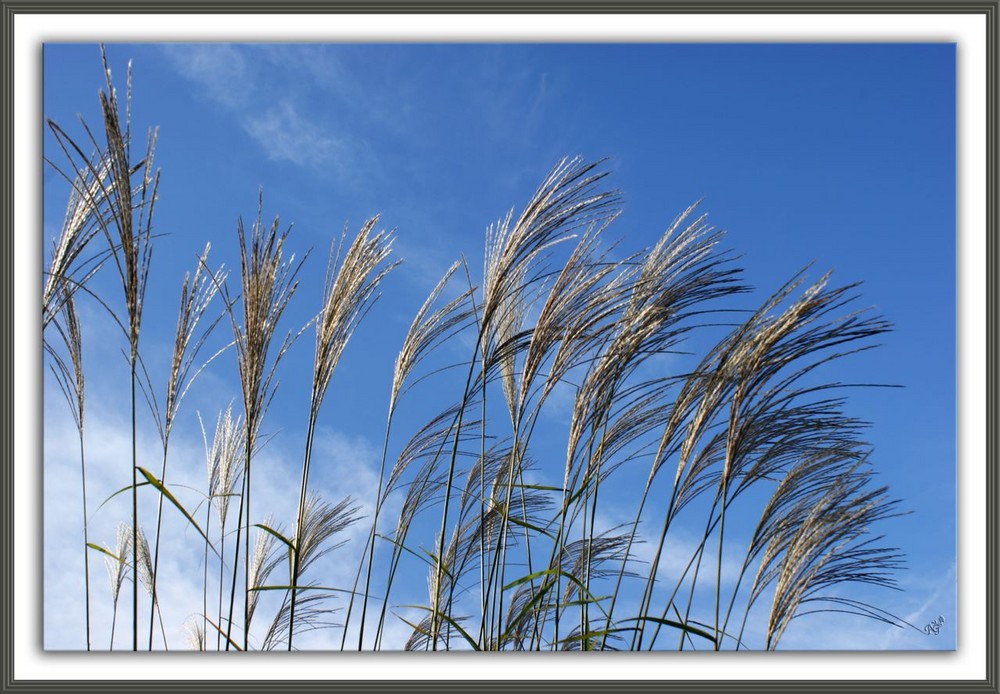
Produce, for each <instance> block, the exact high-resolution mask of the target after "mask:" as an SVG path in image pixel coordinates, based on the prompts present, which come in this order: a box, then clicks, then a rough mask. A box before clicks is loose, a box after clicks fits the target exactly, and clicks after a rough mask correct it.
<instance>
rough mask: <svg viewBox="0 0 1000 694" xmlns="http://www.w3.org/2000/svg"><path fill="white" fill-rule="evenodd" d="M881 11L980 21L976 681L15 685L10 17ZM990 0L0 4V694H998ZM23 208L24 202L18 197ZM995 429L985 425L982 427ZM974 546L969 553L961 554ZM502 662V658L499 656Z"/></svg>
mask: <svg viewBox="0 0 1000 694" xmlns="http://www.w3.org/2000/svg"><path fill="white" fill-rule="evenodd" d="M180 12H186V13H209V12H211V13H241V14H262V13H283V14H294V13H306V12H310V13H319V12H322V13H358V12H364V13H372V14H374V13H421V14H431V13H463V14H481V13H494V12H496V13H514V12H517V13H567V14H570V13H572V14H600V13H613V14H632V13H676V14H682V13H694V12H697V13H718V14H724V13H733V12H738V13H750V14H768V13H791V14H813V13H821V12H822V13H847V12H853V13H864V14H872V13H885V14H944V13H947V14H958V13H965V14H981V15H985V18H986V25H987V28H986V32H987V35H986V61H987V64H986V85H985V88H986V148H987V151H986V225H987V238H986V256H987V257H986V266H987V268H986V269H987V296H986V317H985V320H986V342H987V344H986V347H987V363H986V379H987V383H986V399H987V404H986V414H987V419H986V422H987V434H986V457H987V460H986V461H985V462H986V465H987V469H986V501H987V505H986V547H985V548H984V551H985V553H986V571H987V576H986V579H987V587H986V605H985V609H986V620H987V627H986V679H985V680H979V681H976V680H960V681H913V680H894V681H888V680H887V681H871V680H828V681H822V682H821V681H814V680H805V681H802V680H797V681H786V680H778V681H763V680H760V681H752V682H744V681H705V680H693V681H688V680H677V681H671V680H658V681H651V680H646V681H621V680H618V681H616V680H602V681H596V680H594V681H572V680H567V681H554V680H548V681H525V680H500V681H469V680H439V681H434V680H422V681H409V682H407V681H375V680H350V681H348V680H341V681H327V682H323V681H292V682H289V681H277V680H275V681H265V680H259V681H253V682H241V681H194V680H187V681H181V680H164V681H158V682H148V681H86V682H70V681H67V682H62V681H41V680H30V681H28V680H15V679H14V661H13V658H14V653H13V649H14V628H13V606H14V584H13V568H14V536H13V530H14V511H13V495H14V486H13V480H14V465H15V464H16V462H17V461H15V460H14V429H13V424H14V416H13V411H14V407H15V403H14V392H13V385H12V384H13V374H14V345H13V333H14V304H13V297H14V285H13V262H14V255H13V238H14V234H15V233H16V232H15V229H14V213H13V208H14V183H13V181H14V163H13V155H12V152H13V143H14V119H13V108H14V87H13V83H14V79H13V70H14V40H13V39H14V20H15V15H17V14H59V13H86V14H101V13H134V14H147V13H180ZM998 35H1000V0H956V1H954V2H949V1H948V0H743V1H740V0H700V1H694V0H621V1H620V2H614V0H538V1H533V0H478V1H475V0H410V1H407V0H368V1H367V2H365V1H361V0H288V1H287V2H281V0H204V1H200V0H179V1H176V0H0V43H2V46H3V47H2V49H0V89H2V91H0V101H2V108H0V152H3V156H2V157H0V159H2V165H0V509H2V514H0V586H2V601H0V691H4V692H7V691H11V692H14V691H17V692H20V691H25V692H27V691H32V692H48V691H80V692H89V691H93V692H106V691H129V692H135V691H150V692H168V691H182V690H183V691H185V692H200V691H206V692H208V691H211V692H220V693H221V692H244V691H247V692H252V691H259V692H269V691H281V690H289V691H309V692H319V691H330V690H341V691H364V692H390V691H393V692H395V691H404V690H405V691H414V692H421V691H426V692H468V691H473V690H476V691H479V692H506V691H515V690H517V691H532V690H535V689H538V690H539V691H545V692H549V693H551V694H558V693H562V692H567V693H568V692H572V693H573V694H577V693H579V692H607V691H610V690H622V691H633V692H660V691H664V690H667V689H672V690H675V691H696V692H706V693H708V692H736V691H739V692H803V691H815V692H846V691H852V692H854V691H858V692H861V691H885V692H1000V680H998V670H997V660H998V655H1000V641H998V616H1000V614H998V612H1000V610H998V606H1000V599H998V598H1000V576H998V572H997V569H998V552H997V549H998V544H1000V538H998V534H997V530H998V515H997V514H998V508H997V507H998V504H1000V494H998V490H1000V485H998V479H1000V478H998V475H997V472H998V470H997V467H998V464H1000V460H998V455H997V453H998V447H997V444H998V435H997V434H998V428H1000V416H998V411H997V400H998V397H997V396H998V385H1000V379H998V375H997V338H998V329H997V316H998V313H1000V309H998V306H997V299H998V298H1000V286H998V274H1000V263H998V259H1000V254H998V252H997V237H998V234H1000V227H998V214H997V213H998V197H1000V176H998V174H1000V147H998V142H1000V137H998V136H1000V120H998V111H1000V99H998V93H1000V92H998V87H1000V70H998V68H1000V55H998V49H997V39H998ZM22 202H23V201H22ZM991 423H993V424H994V426H993V427H992V428H991V426H990V424H991ZM970 550H972V548H967V550H966V551H970ZM501 657H502V656H501Z"/></svg>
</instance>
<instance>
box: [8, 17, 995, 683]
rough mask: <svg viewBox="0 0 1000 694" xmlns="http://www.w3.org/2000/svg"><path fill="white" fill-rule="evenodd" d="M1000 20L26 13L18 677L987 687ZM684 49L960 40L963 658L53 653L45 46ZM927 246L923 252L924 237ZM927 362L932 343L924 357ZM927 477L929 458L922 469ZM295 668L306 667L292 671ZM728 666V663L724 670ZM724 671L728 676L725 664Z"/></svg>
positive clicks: (20, 131)
mask: <svg viewBox="0 0 1000 694" xmlns="http://www.w3.org/2000/svg"><path fill="white" fill-rule="evenodd" d="M985 28H986V21H985V15H942V14H938V15H847V14H834V15H773V14H762V15H531V16H525V15H198V16H197V17H193V16H192V15H177V14H171V15H68V14H67V15H51V14H43V15H28V14H18V15H16V16H15V17H14V31H15V36H14V88H15V109H14V111H15V113H14V128H15V131H14V195H15V200H16V205H15V208H14V229H13V230H12V231H13V233H14V263H13V264H14V286H15V290H14V292H15V293H14V304H15V305H14V335H15V339H14V359H15V362H14V363H15V365H16V366H15V370H14V371H15V373H14V396H15V402H16V403H17V406H16V407H15V411H14V431H15V432H17V435H16V436H15V439H14V462H15V470H14V490H13V492H14V499H15V503H14V531H15V547H14V581H15V583H14V587H15V591H16V593H15V606H14V607H15V609H14V615H13V618H14V634H15V641H14V672H13V673H12V674H13V676H14V678H15V679H16V680H22V681H23V680H36V679H66V680H89V679H110V678H122V679H132V678H134V679H174V678H177V677H183V678H185V679H189V678H196V679H248V680H255V679H274V678H283V679H291V678H297V679H370V678H372V677H373V675H374V676H375V677H377V678H383V679H400V680H405V679H444V678H449V679H450V678H454V679H465V678H471V679H475V678H485V679H508V678H517V679H585V680H593V679H608V678H613V679H705V678H706V677H710V678H719V679H735V680H739V679H747V680H752V679H818V680H826V679H843V678H845V677H847V678H850V679H872V680H878V679H906V680H940V679H956V680H963V679H964V680H984V679H985V677H986V658H985V655H986V617H985V610H984V605H985V590H986V558H985V556H984V553H983V551H982V548H983V547H984V546H985V531H986V529H985V523H984V519H985V517H986V500H985V494H984V493H983V490H984V489H985V487H986V385H985V381H986V378H985V376H986V326H985V323H984V321H983V320H982V318H983V316H984V315H985V308H986V269H985V263H984V262H983V258H984V257H985V255H986V233H987V229H986V198H985V191H986V185H985V181H986V178H985V176H986V173H985V172H986V155H985V153H986V140H985V119H986V95H985V87H984V85H985V84H986V30H985ZM166 40H175V41H262V40H269V41H335V40H340V41H349V42H370V41H414V42H424V41H450V42H478V41H499V42H512V41H513V42H518V41H521V42H536V41H599V42H608V41H615V42H629V41H633V42H634V41H678V42H733V41H739V42H816V41H820V42H856V41H878V42H927V41H930V42H955V43H957V44H958V50H957V64H958V81H957V85H958V130H959V138H958V210H959V215H958V222H959V224H958V264H959V269H960V271H959V272H958V304H959V306H958V358H959V367H958V394H959V397H958V411H959V426H958V437H959V442H958V443H959V460H960V461H961V464H960V465H959V468H960V470H961V474H960V475H959V478H958V484H959V486H958V495H959V500H960V503H959V504H958V509H959V528H960V537H959V565H958V567H959V568H958V575H959V601H958V607H959V611H958V615H959V617H958V626H959V632H958V650H957V651H956V652H953V653H930V654H927V653H921V654H915V653H890V654H880V653H855V654H838V653H820V654H805V653H788V654H783V653H778V654H752V653H731V654H726V653H722V654H714V655H712V656H709V657H710V658H712V665H713V667H711V668H706V667H705V665H706V664H707V660H706V659H705V658H704V657H703V656H702V655H701V654H700V653H677V654H649V655H641V654H628V653H623V654H612V653H605V654H601V655H596V656H595V655H586V656H583V657H577V655H576V654H537V655H536V654H525V655H520V656H514V657H503V656H501V657H490V656H488V655H486V656H482V655H475V654H454V653H453V654H429V653H428V654H389V653H384V654H367V655H365V654H336V655H331V654H306V653H296V654H284V655H277V654H269V655H266V656H265V655H263V654H261V655H258V656H253V657H246V656H237V657H235V658H233V657H228V658H218V657H211V656H209V657H204V655H203V654H179V653H171V654H145V655H144V654H141V653H140V654H132V653H127V654H124V653H123V654H111V655H104V656H93V655H91V656H88V655H87V654H66V653H45V652H43V651H42V650H41V643H42V639H41V627H42V622H41V586H42V575H41V561H40V560H39V557H38V548H39V546H40V543H39V538H40V535H41V530H40V519H41V512H40V500H41V497H40V488H41V484H40V478H41V472H40V469H39V464H40V463H41V454H40V451H39V445H40V441H41V437H40V432H41V422H39V421H38V418H39V413H40V412H41V407H40V398H41V393H40V392H39V389H38V378H37V374H38V373H40V371H39V369H40V368H41V364H40V362H41V355H42V349H41V343H40V336H39V335H38V325H39V322H38V310H37V303H38V302H37V297H38V295H39V294H40V284H39V282H40V276H41V273H39V271H38V270H39V268H38V266H37V263H38V249H39V242H40V235H41V228H42V224H41V219H40V213H41V205H40V202H39V201H40V200H41V189H40V182H41V180H42V177H41V175H40V167H41V163H42V161H41V144H40V131H41V126H40V124H41V113H40V107H41V57H42V51H41V44H42V43H43V42H45V41H82V42H95V41H107V42H122V41H136V42H141V41H166ZM914 243H920V240H919V239H914ZM915 348H916V346H915ZM913 462H914V464H920V461H913ZM286 658H293V659H294V661H295V663H294V666H292V665H291V663H289V662H287V661H285V659H286ZM720 659H721V660H720ZM720 665H721V667H720Z"/></svg>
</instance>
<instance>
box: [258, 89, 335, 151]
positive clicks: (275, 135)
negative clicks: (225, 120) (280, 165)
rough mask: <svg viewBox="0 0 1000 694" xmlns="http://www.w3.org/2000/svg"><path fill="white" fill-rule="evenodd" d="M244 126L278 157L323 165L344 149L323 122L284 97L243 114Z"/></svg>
mask: <svg viewBox="0 0 1000 694" xmlns="http://www.w3.org/2000/svg"><path fill="white" fill-rule="evenodd" d="M243 128H244V129H245V130H246V131H247V133H249V134H250V136H251V137H253V139H254V140H255V141H256V142H257V144H258V145H260V147H261V149H263V150H264V152H265V154H266V155H267V157H268V158H269V159H272V160H275V161H287V162H291V163H293V164H298V165H300V166H320V165H323V164H328V163H330V162H332V161H334V160H335V159H337V154H338V152H341V151H342V150H343V147H341V146H340V145H339V144H338V143H337V141H335V140H334V139H333V138H332V137H330V136H329V135H327V134H326V132H325V131H324V129H323V128H322V127H321V126H319V125H318V124H317V123H315V122H312V121H310V120H308V119H306V118H303V117H302V115H301V114H299V112H298V110H297V109H296V108H295V106H294V105H293V104H292V103H291V102H289V101H281V102H279V103H278V104H277V105H275V106H273V107H272V108H270V109H268V110H267V111H266V112H264V113H263V114H261V115H246V116H244V120H243Z"/></svg>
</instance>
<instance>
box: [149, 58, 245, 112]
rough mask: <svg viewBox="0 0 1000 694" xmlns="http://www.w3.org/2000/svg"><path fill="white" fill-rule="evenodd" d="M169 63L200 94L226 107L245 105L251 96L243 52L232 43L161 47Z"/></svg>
mask: <svg viewBox="0 0 1000 694" xmlns="http://www.w3.org/2000/svg"><path fill="white" fill-rule="evenodd" d="M163 52H164V54H165V55H166V56H167V58H168V59H169V61H170V64H171V65H172V66H173V67H174V69H175V70H177V72H178V73H180V74H181V75H182V76H183V77H185V78H187V79H188V80H190V81H191V82H194V83H195V84H196V85H198V88H199V90H200V92H201V93H202V95H203V96H204V97H206V98H208V99H209V100H211V101H215V102H217V103H219V104H221V105H223V106H226V107H229V108H238V107H241V106H244V105H246V104H247V103H248V102H249V101H250V97H251V95H252V94H253V90H254V86H255V85H254V83H253V81H252V80H251V78H250V72H249V70H248V66H247V61H246V58H245V57H244V54H243V52H242V51H241V50H240V49H239V48H238V47H236V46H234V45H232V44H225V43H206V44H173V43H168V44H163Z"/></svg>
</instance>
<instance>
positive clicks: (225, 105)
mask: <svg viewBox="0 0 1000 694" xmlns="http://www.w3.org/2000/svg"><path fill="white" fill-rule="evenodd" d="M163 52H164V55H165V56H166V58H167V60H168V62H169V64H170V65H171V67H172V68H173V69H174V70H176V71H177V72H178V74H180V75H181V76H182V77H184V78H185V79H187V80H188V81H190V82H192V83H193V84H194V85H195V86H196V90H197V93H198V94H199V96H200V97H201V98H203V99H206V100H208V101H209V102H211V103H214V104H216V105H217V106H218V107H220V108H222V109H224V110H225V111H226V112H227V115H230V116H232V117H234V118H235V119H236V122H237V123H238V125H239V127H240V128H241V129H242V130H243V131H244V132H245V133H246V134H247V135H249V136H250V138H251V139H252V140H253V141H254V142H255V143H256V144H257V146H259V147H260V149H261V150H262V151H263V153H264V154H265V156H266V157H267V158H268V159H270V160H272V161H281V162H287V163H290V164H294V165H297V166H302V167H306V168H312V169H317V168H319V167H324V166H327V165H330V164H332V163H340V162H343V161H344V160H346V159H356V158H357V157H356V156H352V155H351V152H350V151H349V148H348V147H347V146H346V144H345V141H344V140H343V139H342V138H340V137H338V136H337V135H336V133H335V129H334V128H333V127H331V123H330V122H329V121H328V120H325V119H323V118H321V117H320V116H319V115H317V114H314V113H310V112H308V109H307V108H306V103H307V102H308V101H312V102H316V101H318V100H319V99H318V98H317V96H319V97H320V98H322V93H321V92H322V91H323V90H324V89H328V85H326V83H325V82H323V83H318V82H317V75H321V74H324V73H323V72H322V71H321V70H320V66H319V65H317V64H316V63H317V61H318V60H319V59H320V56H317V55H315V54H309V55H306V56H303V59H304V63H303V64H308V65H311V66H312V67H311V68H310V69H309V70H305V69H301V70H291V69H287V66H285V67H286V69H284V70H283V71H282V78H281V79H278V78H276V77H275V76H274V75H272V74H271V71H269V70H267V66H268V63H269V61H271V62H273V61H274V60H275V59H277V58H281V64H282V65H284V63H285V62H286V61H287V59H288V58H287V55H286V53H285V52H275V51H266V50H265V51H258V52H256V53H249V52H248V51H247V49H246V48H244V47H241V46H238V45H233V44H165V45H164V47H163ZM289 77H291V78H292V79H289ZM315 87H318V88H319V91H317V89H315ZM303 95H308V96H303ZM261 104H264V107H263V109H262V108H261ZM363 146H364V145H363V142H360V141H358V143H357V147H358V148H359V149H363ZM333 170H334V172H335V173H341V172H342V171H343V170H344V168H343V166H340V165H338V166H336V167H334V169H333Z"/></svg>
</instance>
